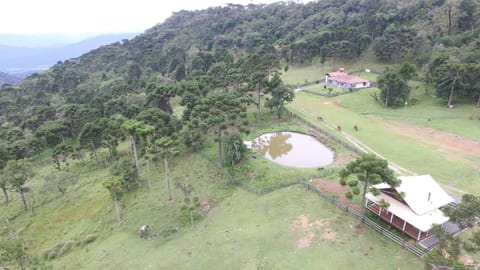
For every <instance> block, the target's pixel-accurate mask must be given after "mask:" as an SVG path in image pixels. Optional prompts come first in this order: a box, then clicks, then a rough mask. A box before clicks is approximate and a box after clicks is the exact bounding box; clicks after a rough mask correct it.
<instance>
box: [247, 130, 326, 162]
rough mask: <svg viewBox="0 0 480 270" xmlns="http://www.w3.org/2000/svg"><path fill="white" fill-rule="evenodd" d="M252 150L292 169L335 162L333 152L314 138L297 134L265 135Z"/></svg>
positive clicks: (254, 144)
mask: <svg viewBox="0 0 480 270" xmlns="http://www.w3.org/2000/svg"><path fill="white" fill-rule="evenodd" d="M252 149H253V150H254V151H257V152H260V153H261V154H262V155H263V156H265V157H266V158H267V159H269V160H271V161H273V162H276V163H278V164H281V165H284V166H290V167H297V168H316V167H322V166H326V165H329V164H331V163H332V162H333V151H332V150H330V149H329V148H328V147H326V146H325V145H323V144H322V143H320V142H319V141H318V140H317V139H316V138H314V137H312V136H309V135H305V134H300V133H295V132H286V131H283V132H275V133H267V134H263V135H261V136H260V137H257V138H256V139H255V140H254V141H253V142H252Z"/></svg>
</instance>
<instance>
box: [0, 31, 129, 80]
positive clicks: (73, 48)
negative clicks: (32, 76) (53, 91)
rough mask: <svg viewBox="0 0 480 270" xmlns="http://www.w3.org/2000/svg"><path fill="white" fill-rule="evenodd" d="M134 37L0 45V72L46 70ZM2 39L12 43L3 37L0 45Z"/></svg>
mask: <svg viewBox="0 0 480 270" xmlns="http://www.w3.org/2000/svg"><path fill="white" fill-rule="evenodd" d="M135 35H137V34H136V33H122V34H108V35H100V36H96V37H92V38H88V39H85V40H83V41H80V42H76V43H73V44H68V45H61V46H51V47H31V46H12V45H0V59H2V61H1V62H0V70H2V71H3V72H8V73H11V72H10V71H12V70H14V71H18V70H21V71H28V70H32V69H46V68H48V67H51V66H52V65H54V64H55V63H57V62H58V61H64V60H67V59H70V58H75V57H79V56H81V55H82V54H84V53H86V52H88V51H91V50H93V49H96V48H98V47H100V46H104V45H108V44H110V43H113V42H117V41H120V40H122V39H130V38H133V37H134V36H135ZM2 38H5V39H4V40H3V43H4V44H13V43H14V41H13V40H12V38H10V39H7V38H6V37H5V36H3V37H0V44H1V43H2ZM32 40H33V39H32ZM40 41H41V40H40ZM17 44H25V40H18V41H17ZM40 44H42V43H40Z"/></svg>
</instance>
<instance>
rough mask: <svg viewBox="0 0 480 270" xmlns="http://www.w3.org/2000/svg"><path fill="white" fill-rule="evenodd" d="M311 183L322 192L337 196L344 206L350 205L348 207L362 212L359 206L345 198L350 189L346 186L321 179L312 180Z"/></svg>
mask: <svg viewBox="0 0 480 270" xmlns="http://www.w3.org/2000/svg"><path fill="white" fill-rule="evenodd" d="M310 183H311V184H312V185H315V186H316V187H317V188H318V189H319V190H321V191H324V192H327V193H330V194H332V195H336V196H337V197H338V200H339V201H341V202H342V203H343V204H346V205H348V207H351V208H354V209H357V210H360V208H359V207H358V205H354V204H352V203H350V201H349V200H347V198H345V192H347V191H348V188H347V187H346V186H342V185H340V183H339V182H336V181H331V180H329V179H328V178H319V179H312V180H311V182H310Z"/></svg>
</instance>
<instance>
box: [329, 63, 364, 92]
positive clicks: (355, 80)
mask: <svg viewBox="0 0 480 270" xmlns="http://www.w3.org/2000/svg"><path fill="white" fill-rule="evenodd" d="M325 84H326V85H335V86H338V87H342V88H351V89H359V88H365V87H370V81H369V80H365V79H362V78H360V77H356V76H351V75H348V73H347V72H345V69H344V68H340V69H338V71H334V72H330V73H327V74H325Z"/></svg>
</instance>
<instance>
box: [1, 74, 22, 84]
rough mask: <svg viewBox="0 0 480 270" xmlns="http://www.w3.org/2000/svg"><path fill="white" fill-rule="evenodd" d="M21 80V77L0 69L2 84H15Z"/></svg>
mask: <svg viewBox="0 0 480 270" xmlns="http://www.w3.org/2000/svg"><path fill="white" fill-rule="evenodd" d="M20 81H21V78H19V77H16V76H13V75H10V74H7V73H4V72H1V71H0V85H3V84H6V83H8V84H15V83H18V82H20Z"/></svg>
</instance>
